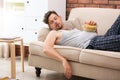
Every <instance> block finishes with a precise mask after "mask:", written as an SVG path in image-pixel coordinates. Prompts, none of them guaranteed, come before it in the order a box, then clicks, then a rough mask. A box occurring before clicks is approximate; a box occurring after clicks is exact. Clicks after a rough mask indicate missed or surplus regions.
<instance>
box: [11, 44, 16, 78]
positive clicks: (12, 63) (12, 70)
mask: <svg viewBox="0 0 120 80" xmlns="http://www.w3.org/2000/svg"><path fill="white" fill-rule="evenodd" d="M10 54H11V78H16V60H15V44H14V43H10Z"/></svg>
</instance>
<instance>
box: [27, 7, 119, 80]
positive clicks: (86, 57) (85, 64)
mask: <svg viewBox="0 0 120 80" xmlns="http://www.w3.org/2000/svg"><path fill="white" fill-rule="evenodd" d="M118 15H120V9H108V8H106V9H105V8H73V9H72V10H71V12H70V15H69V18H68V21H66V22H65V25H69V26H71V25H72V26H74V27H76V28H79V29H82V27H80V26H82V25H83V24H84V22H85V21H89V20H94V21H96V22H97V30H98V34H99V35H102V34H105V32H106V31H107V30H108V28H110V27H111V25H112V24H113V23H114V21H115V20H116V18H117V17H118ZM72 28H73V27H72ZM48 32H49V30H48V29H47V28H44V29H41V30H40V31H39V34H38V41H32V42H30V45H29V52H30V54H29V59H28V60H29V65H30V66H34V67H36V69H37V70H38V71H36V73H40V71H39V70H40V68H45V69H49V70H54V71H58V72H63V66H62V64H61V62H59V61H56V60H54V59H51V58H49V57H47V56H46V55H45V54H44V53H43V51H42V50H43V45H44V42H43V41H44V39H45V37H46V35H47V33H48ZM55 49H56V50H57V51H58V52H59V53H60V54H61V55H63V56H64V57H66V58H67V59H68V60H69V62H70V64H71V66H72V70H73V75H77V76H83V77H87V78H92V79H96V80H120V52H112V51H101V50H92V49H80V48H75V47H69V46H59V45H55ZM37 76H39V75H37Z"/></svg>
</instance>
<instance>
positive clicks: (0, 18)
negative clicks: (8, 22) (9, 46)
mask: <svg viewBox="0 0 120 80" xmlns="http://www.w3.org/2000/svg"><path fill="white" fill-rule="evenodd" d="M2 34H3V10H2V8H0V35H2Z"/></svg>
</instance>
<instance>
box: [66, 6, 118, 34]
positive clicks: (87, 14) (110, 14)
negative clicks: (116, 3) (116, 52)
mask: <svg viewBox="0 0 120 80" xmlns="http://www.w3.org/2000/svg"><path fill="white" fill-rule="evenodd" d="M118 15H120V9H110V8H73V9H72V10H71V12H70V15H69V17H68V20H72V19H74V18H79V20H80V24H81V25H83V24H84V23H85V22H86V21H90V20H93V21H95V22H97V30H98V34H99V35H103V34H105V32H106V31H107V30H108V28H110V27H111V25H112V24H113V23H114V21H115V20H116V18H117V17H118ZM81 29H82V28H81Z"/></svg>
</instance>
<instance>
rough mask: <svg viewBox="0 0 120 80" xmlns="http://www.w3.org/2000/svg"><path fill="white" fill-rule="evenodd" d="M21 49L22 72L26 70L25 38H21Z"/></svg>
mask: <svg viewBox="0 0 120 80" xmlns="http://www.w3.org/2000/svg"><path fill="white" fill-rule="evenodd" d="M20 50H21V64H22V72H24V45H23V40H21V45H20Z"/></svg>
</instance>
